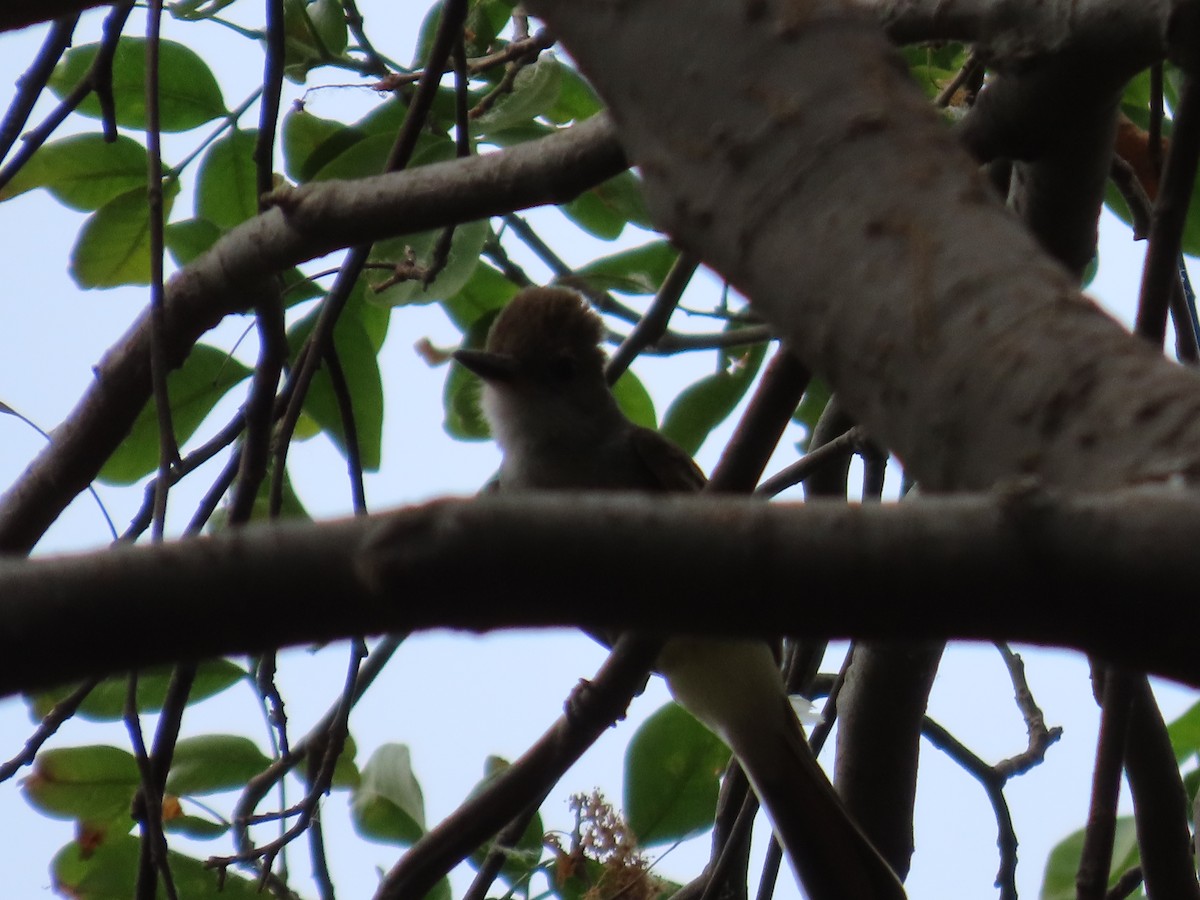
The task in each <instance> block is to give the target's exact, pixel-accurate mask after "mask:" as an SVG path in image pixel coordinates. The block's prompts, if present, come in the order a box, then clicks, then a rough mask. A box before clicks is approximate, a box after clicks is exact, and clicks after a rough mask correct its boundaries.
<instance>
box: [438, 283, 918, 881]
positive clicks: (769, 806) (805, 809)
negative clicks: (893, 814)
mask: <svg viewBox="0 0 1200 900" xmlns="http://www.w3.org/2000/svg"><path fill="white" fill-rule="evenodd" d="M603 336H604V323H603V320H601V318H600V317H599V316H598V315H597V314H596V313H594V312H593V311H592V310H591V308H590V307H589V306H588V304H587V302H586V301H585V300H584V299H583V298H582V297H581V296H580V295H579V294H577V293H575V292H574V291H571V290H568V289H565V288H561V287H529V288H525V289H523V290H521V291H519V292H518V293H517V294H516V295H515V296H513V298H512V299H511V300H510V301H509V302H508V304H507V305H506V306H505V307H504V308H503V309H502V310H501V311H500V313H499V315H498V316H497V317H496V319H495V321H494V323H493V324H492V327H491V329H490V331H489V332H488V336H487V340H486V343H485V346H484V349H482V350H480V349H470V348H463V349H459V350H457V351H455V352H454V354H453V357H454V359H455V360H456V361H457V362H458V363H459V364H461V365H462V366H464V367H466V368H467V369H468V370H470V371H471V372H473V373H475V375H477V376H478V377H479V379H480V380H481V382H482V391H481V395H480V406H481V409H482V412H483V415H484V417H485V419H486V420H487V422H488V425H489V427H490V429H491V432H492V436H493V437H494V438H495V440H496V443H497V444H498V445H499V448H500V451H501V454H502V458H501V463H500V468H499V471H498V473H497V476H496V479H495V483H494V485H493V489H494V490H497V491H499V492H500V493H510V492H524V491H568V490H575V491H584V490H624V491H645V492H695V491H699V490H701V489H702V488H703V487H704V485H705V483H706V479H705V476H704V473H703V472H702V471H701V469H700V468H699V467H698V466H697V465H696V463H695V461H693V459H692V458H691V457H690V456H689V455H688V454H687V453H685V452H684V451H683V450H682V449H681V448H679V447H678V446H676V445H675V444H674V443H672V442H671V441H670V440H668V439H667V438H666V437H664V436H663V435H661V434H659V433H658V432H657V431H654V430H652V429H649V428H645V427H642V426H639V425H637V424H635V423H634V422H632V421H630V420H629V419H628V418H627V417H626V416H625V414H624V413H623V412H622V411H621V409H620V407H619V406H618V405H617V402H616V399H615V397H614V396H613V394H612V391H611V390H610V388H609V385H608V382H607V380H606V379H605V374H604V365H605V361H606V357H605V354H604V351H603V349H602V348H601V340H602V338H603ZM656 670H657V671H658V673H659V674H660V675H662V676H663V677H664V678H665V679H666V682H667V686H668V688H669V689H670V692H671V694H672V696H673V697H674V698H675V700H676V701H677V702H678V703H679V704H680V705H681V706H682V707H683V708H684V709H686V710H687V711H688V712H690V713H691V714H692V715H693V716H695V718H697V719H698V720H699V721H700V722H701V723H703V724H704V725H705V726H706V727H707V728H708V729H709V730H710V731H712V732H713V733H714V734H716V735H717V736H718V737H719V738H721V739H722V740H723V741H724V742H725V744H726V745H727V746H728V747H729V748H730V750H731V751H732V752H733V754H734V756H735V757H736V758H737V760H738V762H739V763H740V765H741V766H742V769H743V770H744V771H745V773H746V776H747V778H748V780H749V782H750V785H751V787H752V788H753V790H754V792H755V794H756V795H757V796H758V798H759V800H760V801H761V803H762V805H763V807H764V809H765V810H766V812H767V816H768V818H769V819H770V821H771V823H772V826H773V827H774V830H775V832H776V834H777V835H778V837H779V840H780V843H781V844H782V846H783V848H784V850H785V852H786V853H787V855H788V858H789V859H790V860H791V864H792V867H793V870H794V872H795V873H796V876H797V878H798V880H799V881H800V883H801V885H802V887H803V889H804V891H805V893H806V894H807V896H809V897H810V898H813V900H830V898H854V900H873V898H884V900H902V898H903V897H904V896H905V894H904V889H903V887H902V886H901V884H900V881H899V880H898V878H897V877H896V875H895V873H894V872H893V870H892V869H891V867H890V866H889V865H888V864H887V862H885V861H884V859H883V858H882V857H881V856H880V855H879V853H878V852H877V851H876V850H875V848H874V846H873V845H872V844H871V842H870V841H869V839H868V838H867V837H866V836H865V835H864V834H863V832H862V831H861V829H859V827H858V826H857V825H856V823H855V822H854V821H853V819H852V818H851V817H850V815H849V813H848V812H847V811H846V809H845V807H844V806H843V804H842V802H841V800H840V799H839V797H838V795H837V792H836V791H835V790H834V788H833V786H832V785H831V784H830V782H829V779H828V777H827V776H826V775H825V772H824V770H823V769H822V768H821V767H820V765H819V764H818V763H817V761H816V759H815V758H814V756H813V754H812V751H811V750H810V748H809V746H808V742H807V739H806V738H805V736H804V732H803V730H802V728H801V726H800V722H799V720H798V719H797V716H796V712H795V709H794V707H793V705H792V703H791V701H790V699H789V697H788V695H787V692H786V690H785V688H784V684H783V679H782V677H781V675H780V672H779V668H778V666H777V664H776V662H775V656H774V653H773V652H772V650H771V647H770V645H769V644H768V643H767V642H766V641H765V640H758V639H741V638H739V639H724V638H715V637H705V636H687V635H680V636H674V637H671V638H669V639H668V640H667V641H666V642H665V643H664V645H663V648H662V650H661V651H660V653H659V656H658V660H657V663H656Z"/></svg>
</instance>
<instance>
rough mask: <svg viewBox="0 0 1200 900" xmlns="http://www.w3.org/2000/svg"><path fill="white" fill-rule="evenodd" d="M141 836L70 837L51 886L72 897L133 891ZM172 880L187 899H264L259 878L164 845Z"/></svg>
mask: <svg viewBox="0 0 1200 900" xmlns="http://www.w3.org/2000/svg"><path fill="white" fill-rule="evenodd" d="M139 843H140V842H139V840H138V839H137V838H136V837H134V836H133V835H129V834H109V835H107V836H106V837H105V838H104V840H102V841H100V842H98V843H93V842H88V843H87V844H86V846H85V845H82V844H80V843H78V842H74V841H73V842H71V843H70V844H67V845H66V846H65V847H63V848H62V849H61V850H60V851H59V852H58V853H57V854H55V856H54V860H53V861H52V862H51V863H50V873H51V876H52V877H53V879H54V889H55V892H56V893H58V894H60V895H62V896H64V897H71V898H73V900H127V898H129V897H132V896H134V895H135V885H136V883H137V873H138V860H139V856H140V848H139ZM167 863H168V865H169V866H170V867H171V880H172V881H173V882H174V883H175V890H176V892H177V893H178V895H179V896H180V897H185V898H187V900H262V893H261V892H260V891H259V885H258V882H257V881H247V880H246V879H245V878H242V877H240V876H239V875H236V874H234V873H233V872H224V873H222V872H217V871H216V870H215V869H210V868H206V867H205V865H204V863H203V862H202V861H201V860H198V859H193V858H192V857H190V856H184V855H183V854H182V853H178V852H176V851H174V850H168V851H167Z"/></svg>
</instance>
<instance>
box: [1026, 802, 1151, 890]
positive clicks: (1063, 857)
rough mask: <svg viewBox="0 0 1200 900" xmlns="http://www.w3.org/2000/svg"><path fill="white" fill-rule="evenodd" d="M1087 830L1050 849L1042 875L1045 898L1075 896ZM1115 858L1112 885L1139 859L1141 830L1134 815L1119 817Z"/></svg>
mask: <svg viewBox="0 0 1200 900" xmlns="http://www.w3.org/2000/svg"><path fill="white" fill-rule="evenodd" d="M1083 834H1084V833H1083V829H1080V830H1079V831H1076V832H1074V833H1073V834H1071V835H1068V836H1067V837H1065V838H1063V840H1062V841H1060V842H1059V844H1058V845H1057V846H1056V847H1055V848H1054V849H1053V850H1051V851H1050V856H1049V857H1048V858H1047V859H1046V871H1045V873H1044V874H1043V875H1042V892H1041V894H1039V896H1040V897H1041V900H1075V897H1076V886H1075V876H1076V875H1077V874H1078V873H1079V860H1080V858H1081V857H1082V855H1083ZM1112 859H1113V864H1112V868H1111V869H1110V871H1109V876H1108V884H1109V887H1111V886H1112V885H1113V883H1114V882H1115V881H1116V880H1117V878H1118V877H1120V875H1121V873H1122V872H1124V871H1125V870H1126V869H1128V868H1130V867H1131V866H1134V865H1136V864H1137V862H1138V848H1137V830H1136V829H1135V828H1134V824H1133V817H1132V816H1121V817H1119V818H1118V819H1117V830H1116V835H1115V838H1114V841H1113V854H1112Z"/></svg>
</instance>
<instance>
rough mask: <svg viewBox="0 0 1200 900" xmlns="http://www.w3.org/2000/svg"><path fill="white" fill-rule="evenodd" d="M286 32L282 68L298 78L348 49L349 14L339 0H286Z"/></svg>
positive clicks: (302, 78)
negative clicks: (347, 19)
mask: <svg viewBox="0 0 1200 900" xmlns="http://www.w3.org/2000/svg"><path fill="white" fill-rule="evenodd" d="M283 32H284V57H283V58H284V66H283V70H284V74H286V75H287V77H288V78H290V79H291V80H292V81H295V82H302V81H304V79H305V77H306V76H307V75H308V73H309V71H310V70H311V69H314V68H316V67H317V66H320V65H324V64H325V63H327V62H331V61H333V60H336V59H338V58H339V57H340V56H341V55H342V54H343V53H344V52H345V50H346V45H347V40H348V36H347V32H346V16H345V13H344V12H343V11H342V7H341V4H340V3H338V2H337V0H307V2H306V0H285V2H284V5H283Z"/></svg>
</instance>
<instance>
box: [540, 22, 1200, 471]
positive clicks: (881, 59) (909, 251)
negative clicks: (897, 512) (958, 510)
mask: <svg viewBox="0 0 1200 900" xmlns="http://www.w3.org/2000/svg"><path fill="white" fill-rule="evenodd" d="M530 5H531V7H533V8H534V9H535V10H536V11H537V12H538V13H540V14H543V15H545V16H546V17H547V18H548V20H549V22H550V24H551V26H552V27H553V28H554V29H555V31H556V33H557V34H558V35H559V37H560V38H561V39H562V40H563V42H564V43H565V44H566V45H567V47H568V48H569V49H570V50H571V52H572V54H573V55H574V56H575V57H576V58H577V59H578V60H579V62H580V65H581V66H582V67H583V68H584V70H585V71H586V72H587V74H588V75H589V77H591V78H592V79H593V81H594V83H595V84H596V86H597V87H598V89H599V90H600V92H601V93H602V94H603V95H604V97H605V99H606V100H607V102H608V103H609V104H610V107H611V109H612V111H613V114H614V116H615V117H616V119H617V122H618V124H619V127H620V130H621V135H622V140H623V142H624V144H625V146H626V149H627V151H628V152H629V153H630V155H631V157H632V158H633V159H634V161H635V162H636V163H637V164H638V165H639V166H641V170H642V173H643V176H644V178H645V183H646V190H647V194H648V197H649V200H650V203H651V206H652V210H653V212H654V214H655V215H656V217H657V219H658V221H659V223H660V224H661V225H662V226H663V227H664V228H665V229H666V230H667V231H668V232H669V233H670V234H671V235H672V237H673V238H674V239H676V240H677V241H678V242H679V243H680V244H681V245H682V246H683V247H684V248H686V249H687V250H688V251H690V252H693V253H695V254H696V255H698V256H699V257H700V258H701V259H703V260H705V262H707V263H709V264H710V265H712V266H713V267H714V268H715V269H717V271H719V272H720V273H721V274H722V275H724V276H726V277H728V278H729V279H730V280H731V281H732V282H733V283H734V284H735V285H736V286H738V287H739V288H740V289H741V290H742V291H743V292H744V293H745V294H746V295H747V296H748V297H749V298H750V300H751V303H752V305H753V306H754V308H755V309H756V310H757V311H758V312H760V313H761V314H762V315H764V316H765V317H766V318H767V319H769V320H770V321H771V322H772V324H774V325H775V326H776V327H777V328H778V329H779V330H780V331H781V332H782V333H783V334H784V335H785V336H786V337H787V339H788V340H789V342H790V344H791V346H792V347H793V348H794V350H795V352H796V353H797V355H798V356H799V357H800V359H801V360H802V361H803V362H804V363H805V364H806V365H808V366H810V367H811V368H812V369H813V370H814V371H815V372H818V373H820V374H822V375H823V376H825V377H826V378H827V379H828V380H829V382H830V383H832V384H833V385H834V386H835V388H836V389H837V391H838V394H839V396H840V397H841V399H842V401H843V403H844V404H845V405H846V407H847V409H848V410H850V411H851V412H852V413H853V414H854V416H855V417H856V418H857V419H858V420H859V421H860V422H862V423H863V424H864V425H865V426H866V427H867V428H868V430H869V431H870V433H871V435H872V436H873V437H874V438H875V439H877V440H879V441H880V442H881V443H883V444H885V445H886V446H887V447H888V448H890V449H891V450H892V451H893V452H894V453H896V454H897V455H898V456H899V457H900V458H901V459H902V460H903V461H904V463H905V465H906V466H907V467H908V469H909V470H910V471H911V472H912V474H914V475H915V476H916V478H917V479H918V480H919V481H920V482H921V483H922V484H923V485H925V486H926V487H927V488H929V489H932V490H946V489H964V488H980V487H986V486H988V485H991V484H994V483H995V482H997V481H999V480H1002V479H1004V478H1007V477H1012V476H1014V475H1019V474H1025V475H1034V476H1037V477H1039V478H1041V479H1043V480H1045V481H1046V482H1047V483H1050V484H1057V485H1067V486H1072V487H1081V488H1103V487H1112V486H1116V485H1121V484H1136V483H1142V482H1148V481H1161V480H1164V479H1167V478H1170V477H1172V476H1174V475H1180V476H1183V477H1185V478H1189V479H1190V478H1192V477H1194V476H1195V475H1196V474H1198V473H1200V377H1198V376H1197V375H1196V374H1195V373H1192V372H1188V371H1183V370H1182V369H1180V368H1179V367H1177V366H1174V365H1172V364H1171V363H1169V362H1167V361H1166V360H1165V359H1163V358H1162V356H1161V354H1160V353H1158V352H1157V351H1156V350H1155V349H1154V348H1152V347H1149V346H1147V345H1145V344H1144V343H1143V342H1140V341H1137V340H1134V339H1133V338H1132V337H1130V336H1129V335H1128V334H1127V333H1126V332H1125V331H1124V330H1123V329H1122V328H1121V327H1120V326H1119V325H1118V324H1117V323H1115V322H1114V321H1112V320H1111V319H1110V318H1109V317H1108V316H1106V315H1105V314H1104V313H1102V312H1101V311H1100V310H1099V309H1098V308H1097V307H1096V306H1095V305H1094V304H1092V303H1091V302H1090V301H1089V300H1087V299H1086V298H1083V297H1081V296H1080V295H1079V292H1078V291H1077V290H1076V289H1075V287H1074V286H1073V285H1072V283H1071V279H1070V278H1069V277H1068V276H1067V274H1066V273H1065V272H1064V271H1063V270H1062V269H1061V268H1060V267H1059V266H1058V264H1056V263H1054V262H1053V261H1051V260H1050V259H1048V258H1047V257H1046V256H1045V255H1044V254H1043V253H1041V252H1040V251H1039V250H1038V248H1037V247H1036V245H1035V244H1034V243H1033V241H1032V239H1031V238H1030V236H1029V235H1028V234H1027V233H1026V232H1025V231H1024V230H1023V229H1022V228H1021V226H1020V224H1019V223H1018V222H1017V221H1016V220H1014V219H1013V218H1012V217H1011V215H1010V214H1009V213H1008V212H1006V211H1005V210H1004V209H1003V208H1002V206H1001V204H1000V203H999V202H998V201H997V200H995V199H994V198H993V196H992V195H991V193H990V191H989V190H988V189H987V187H986V186H985V185H984V184H983V182H982V180H981V178H980V176H979V174H978V172H977V170H976V167H975V165H974V164H973V163H972V161H971V160H970V159H969V158H968V157H967V155H966V154H965V153H964V152H963V151H962V149H961V148H960V147H959V146H958V145H957V144H956V142H955V141H954V139H953V138H952V136H951V135H950V133H949V132H948V130H947V129H946V128H945V126H944V125H943V124H942V123H941V122H940V121H939V119H938V118H937V117H936V115H935V114H934V113H933V111H932V110H930V108H929V106H928V104H927V102H926V100H925V98H924V97H923V96H922V95H921V94H920V92H919V91H918V90H917V89H916V88H915V87H914V86H913V85H912V84H911V83H910V82H909V81H908V78H907V76H906V73H905V71H904V69H903V67H902V66H900V65H899V64H898V61H897V60H896V59H895V58H894V56H893V53H894V51H893V50H892V49H891V48H890V46H888V44H887V42H886V40H885V38H884V37H883V36H882V34H881V33H880V31H879V29H878V27H877V26H876V25H875V24H874V23H873V22H871V21H869V20H864V19H859V18H851V17H849V16H847V15H846V12H845V10H844V9H843V8H842V7H841V6H840V4H836V3H828V2H808V3H803V2H800V3H788V4H771V3H765V2H754V3H746V4H730V3H725V2H719V0H709V2H686V3H685V2H681V0H645V2H639V3H636V4H620V5H614V4H607V3H584V2H579V0H571V2H566V0H539V2H536V3H532V4H530ZM681 22H686V23H687V27H686V28H683V27H680V26H679V23H681ZM715 35H720V40H716V39H715V38H714V36H715ZM665 61H671V62H670V64H669V66H667V65H664V64H663V63H665Z"/></svg>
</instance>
